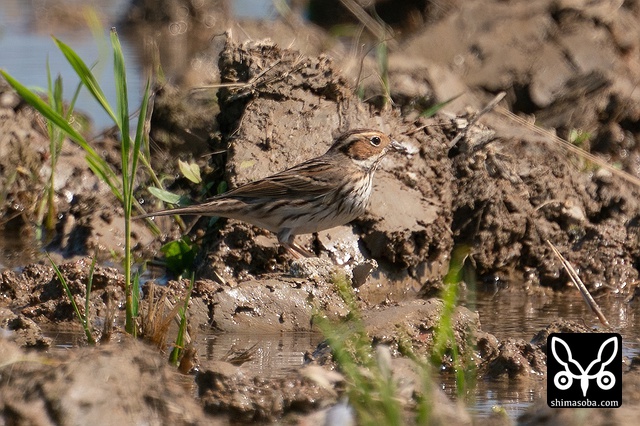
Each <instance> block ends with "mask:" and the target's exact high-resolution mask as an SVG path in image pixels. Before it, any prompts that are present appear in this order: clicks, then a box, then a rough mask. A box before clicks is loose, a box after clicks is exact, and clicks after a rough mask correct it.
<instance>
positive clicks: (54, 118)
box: [0, 70, 97, 156]
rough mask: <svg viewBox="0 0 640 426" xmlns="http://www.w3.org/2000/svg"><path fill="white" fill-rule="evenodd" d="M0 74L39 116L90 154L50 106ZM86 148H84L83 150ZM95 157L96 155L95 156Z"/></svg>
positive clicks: (77, 136) (11, 78)
mask: <svg viewBox="0 0 640 426" xmlns="http://www.w3.org/2000/svg"><path fill="white" fill-rule="evenodd" d="M0 74H2V76H3V77H4V79H5V80H6V81H7V83H9V84H10V85H11V87H13V88H14V90H15V91H16V92H17V93H18V95H20V97H22V98H23V99H24V100H25V101H26V102H27V103H28V104H29V105H31V106H32V107H34V108H35V109H36V110H37V111H38V112H39V113H40V114H42V115H43V116H44V117H45V118H46V119H47V120H50V121H51V122H53V124H54V125H56V126H58V127H59V128H60V129H61V130H62V131H63V132H65V133H66V134H67V135H69V137H70V138H71V139H73V140H74V141H76V142H77V143H78V144H79V145H80V146H82V148H83V149H85V151H87V152H92V153H94V154H95V151H93V148H91V147H90V146H89V145H88V144H87V141H86V140H85V139H84V137H83V136H82V135H81V134H80V133H79V132H78V131H76V130H75V129H74V128H73V127H71V125H69V123H68V122H67V120H65V119H64V117H62V116H61V115H60V114H58V113H57V112H55V111H54V110H53V108H51V106H49V105H48V104H47V103H46V102H45V101H43V100H42V99H41V98H40V96H38V95H36V94H35V93H34V92H32V91H31V90H29V89H27V88H26V87H25V86H23V85H22V84H21V83H20V82H18V80H16V79H14V78H13V77H11V76H10V75H9V74H8V73H7V72H6V71H5V70H0ZM85 146H86V148H85ZM95 155H96V156H97V154H95Z"/></svg>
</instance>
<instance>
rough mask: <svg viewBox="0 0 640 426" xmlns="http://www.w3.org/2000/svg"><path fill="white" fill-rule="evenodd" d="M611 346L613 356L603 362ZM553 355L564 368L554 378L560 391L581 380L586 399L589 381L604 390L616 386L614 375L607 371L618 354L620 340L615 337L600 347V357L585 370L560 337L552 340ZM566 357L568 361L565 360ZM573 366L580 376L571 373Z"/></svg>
mask: <svg viewBox="0 0 640 426" xmlns="http://www.w3.org/2000/svg"><path fill="white" fill-rule="evenodd" d="M609 345H613V350H612V354H611V356H610V357H609V358H608V359H607V360H606V361H603V359H602V358H603V354H604V353H605V348H606V347H607V346H609ZM551 353H553V357H554V358H555V359H556V361H558V363H559V364H560V365H562V366H563V367H564V371H560V372H558V373H556V375H555V376H554V378H553V383H554V385H555V386H556V388H558V389H560V390H567V389H569V388H570V387H571V385H573V380H574V379H576V380H580V388H581V389H582V396H583V397H586V396H587V389H589V381H590V380H592V379H595V380H596V383H597V385H598V387H600V389H602V390H609V389H611V388H613V386H615V384H616V377H615V376H614V375H613V373H611V372H610V371H605V367H607V365H609V364H611V362H612V361H613V360H614V358H615V357H616V354H617V353H618V340H617V339H616V337H615V336H614V337H611V338H609V339H607V340H605V341H604V342H603V343H602V345H600V349H599V350H598V357H597V358H596V359H595V360H593V361H592V362H591V363H590V364H589V365H588V366H587V368H584V369H583V368H582V365H580V363H579V362H578V361H576V360H575V359H573V355H572V353H571V349H570V348H569V345H567V343H566V342H565V341H564V340H562V339H561V338H559V337H556V336H553V337H552V338H551ZM565 357H566V361H565V360H563V359H564V358H565ZM571 366H573V367H574V368H573V371H579V372H580V374H575V373H574V372H573V371H571ZM596 369H597V371H596V372H592V370H596Z"/></svg>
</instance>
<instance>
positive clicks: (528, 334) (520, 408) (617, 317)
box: [47, 291, 640, 421]
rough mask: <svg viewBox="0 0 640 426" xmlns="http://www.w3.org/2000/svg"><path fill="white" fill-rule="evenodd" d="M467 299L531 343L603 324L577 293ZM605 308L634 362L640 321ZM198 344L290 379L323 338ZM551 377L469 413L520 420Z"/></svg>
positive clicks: (611, 304) (486, 385)
mask: <svg viewBox="0 0 640 426" xmlns="http://www.w3.org/2000/svg"><path fill="white" fill-rule="evenodd" d="M469 299H470V298H469V297H468V295H467V300H464V301H463V304H464V305H467V306H468V307H469V308H470V309H472V310H474V311H477V312H478V314H479V316H480V322H481V326H482V330H483V331H487V332H489V333H491V334H494V335H495V336H496V337H497V338H498V339H500V340H504V339H508V338H514V339H523V340H525V341H529V340H531V339H532V338H533V337H534V335H535V334H536V333H537V332H539V331H540V330H542V329H544V328H545V327H546V326H547V325H549V324H550V323H551V322H553V320H554V319H564V320H571V321H577V322H584V324H585V325H586V326H588V327H590V328H593V329H601V328H602V326H601V325H600V323H599V322H598V321H597V319H596V318H595V317H594V315H593V314H591V312H590V311H589V309H588V307H587V306H586V304H585V303H584V302H583V301H582V298H581V296H580V295H579V294H578V293H577V292H575V291H567V292H565V293H550V294H549V295H545V296H530V295H523V294H522V293H520V292H512V291H497V292H478V293H476V294H475V296H474V297H473V302H470V301H469ZM598 303H599V304H600V307H601V309H602V311H603V313H604V314H605V316H606V317H607V319H608V320H609V322H610V323H611V325H612V326H613V328H614V330H615V331H616V332H619V333H620V334H622V339H623V340H622V341H623V357H625V358H632V357H634V356H636V355H639V354H640V327H639V324H638V321H639V318H638V315H637V314H636V312H635V310H634V308H633V306H632V305H631V304H629V303H625V302H624V301H623V300H622V299H621V298H616V297H610V298H606V299H603V300H600V301H598ZM47 335H48V336H49V337H52V338H54V339H55V341H56V346H57V347H59V348H67V347H72V346H78V345H83V344H84V336H83V335H82V334H79V333H77V332H74V333H70V332H64V331H49V332H48V333H47ZM194 338H195V346H196V348H197V350H198V356H199V358H200V360H201V361H207V360H208V361H217V360H229V359H230V358H231V357H234V356H241V355H242V354H243V353H245V352H246V353H249V354H250V358H249V360H248V361H247V362H245V363H244V364H242V365H243V368H246V369H248V370H249V371H250V372H251V373H254V374H256V375H258V376H260V377H263V378H265V379H270V378H271V379H274V378H279V377H283V376H285V375H286V374H287V373H288V372H290V371H292V370H295V369H297V368H299V367H300V366H301V365H302V364H303V361H304V354H305V352H307V351H313V349H314V348H315V347H316V346H317V345H318V344H319V343H320V342H321V341H322V340H323V338H322V336H321V335H320V334H317V333H271V334H268V333H267V334H264V333H227V334H219V333H205V332H202V331H200V332H197V334H196V335H195V337H194ZM435 380H438V381H439V385H440V387H441V388H442V389H443V390H444V391H445V392H446V393H447V394H448V395H449V396H451V397H454V398H455V395H456V384H455V380H453V377H451V376H449V375H441V376H436V377H435ZM545 382H546V377H543V376H541V377H539V378H537V379H536V378H535V377H534V378H533V379H531V380H529V381H523V382H515V381H512V382H509V381H508V380H480V381H478V382H477V383H475V385H474V386H472V387H471V389H470V391H469V394H468V395H467V396H466V397H465V403H466V404H467V406H468V409H469V411H470V413H471V414H472V415H473V416H474V417H476V418H484V417H488V416H490V415H491V414H492V410H493V407H496V406H497V407H501V408H503V409H504V410H505V411H506V412H507V414H508V415H509V416H510V417H511V418H512V419H513V420H514V421H515V420H516V419H517V417H518V416H519V415H520V414H522V413H523V412H524V411H525V410H526V409H527V407H529V406H530V405H531V404H532V403H534V402H536V401H538V400H540V399H541V398H545V390H544V389H545V385H544V383H545Z"/></svg>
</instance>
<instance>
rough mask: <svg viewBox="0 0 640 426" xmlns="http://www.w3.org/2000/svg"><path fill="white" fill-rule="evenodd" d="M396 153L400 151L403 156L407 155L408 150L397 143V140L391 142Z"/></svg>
mask: <svg viewBox="0 0 640 426" xmlns="http://www.w3.org/2000/svg"><path fill="white" fill-rule="evenodd" d="M389 146H390V147H391V148H392V149H393V150H394V151H398V152H400V153H402V154H405V153H407V148H406V147H405V146H404V145H402V144H401V143H400V142H398V141H396V140H392V141H391V145H389Z"/></svg>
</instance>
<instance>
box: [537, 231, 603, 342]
mask: <svg viewBox="0 0 640 426" xmlns="http://www.w3.org/2000/svg"><path fill="white" fill-rule="evenodd" d="M547 244H548V245H549V247H551V250H553V253H554V254H555V255H556V256H557V257H558V259H560V262H562V266H563V267H564V269H565V270H566V271H567V273H568V274H569V277H570V278H571V281H573V284H575V286H576V287H577V289H578V291H579V292H580V294H581V295H582V298H583V299H584V301H585V302H586V304H587V306H589V308H590V309H591V311H593V313H594V314H596V316H597V317H598V319H599V320H600V322H601V323H602V325H604V326H605V327H607V328H609V329H610V328H611V325H609V321H607V318H605V316H604V314H603V313H602V311H601V310H600V307H599V306H598V304H597V303H596V301H595V300H593V297H592V296H591V293H589V290H587V287H586V286H585V285H584V283H583V282H582V280H581V279H580V277H579V276H578V273H577V272H576V270H575V269H574V268H573V266H571V263H569V261H568V260H567V259H565V258H564V256H562V254H561V253H560V251H559V250H558V249H557V248H556V246H554V245H553V244H552V243H551V241H549V240H547Z"/></svg>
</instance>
